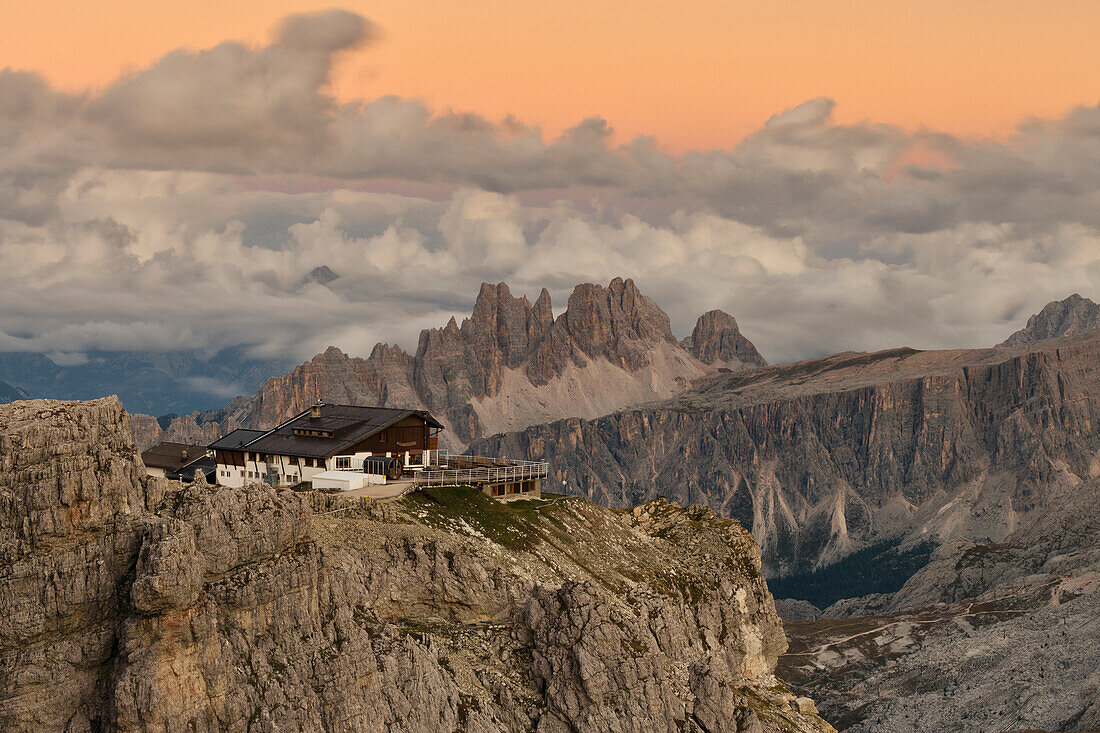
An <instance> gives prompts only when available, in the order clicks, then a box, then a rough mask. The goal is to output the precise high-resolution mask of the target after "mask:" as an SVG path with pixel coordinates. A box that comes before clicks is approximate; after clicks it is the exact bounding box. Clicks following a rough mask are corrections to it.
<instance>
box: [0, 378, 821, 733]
mask: <svg viewBox="0 0 1100 733" xmlns="http://www.w3.org/2000/svg"><path fill="white" fill-rule="evenodd" d="M307 497H312V498H309V499H307ZM318 510H319V511H318ZM0 559H2V562H0V612H2V613H3V618H4V619H5V621H6V623H5V624H4V625H3V628H2V629H0V728H2V729H3V730H5V731H41V730H57V731H65V732H66V733H86V732H88V733H90V732H91V731H163V732H167V733H173V732H175V731H188V732H189V733H195V732H200V731H249V732H254V731H277V730H280V731H287V730H302V731H306V730H308V731H388V730H402V731H410V732H411V731H446V730H465V731H484V732H486V733H488V732H489V731H509V730H516V731H520V730H524V731H526V730H537V731H540V732H542V733H556V732H558V731H560V732H562V733H565V732H566V731H609V730H610V731H639V732H640V731H647V732H648V731H670V732H671V731H700V732H705V731H760V732H764V731H768V732H770V731H806V732H809V731H829V730H832V729H831V728H830V727H829V726H828V725H827V724H825V723H824V722H823V721H822V720H821V719H820V718H819V717H818V716H817V715H816V712H815V708H814V705H813V703H812V702H811V701H810V700H809V699H807V698H798V697H796V696H795V695H793V694H791V693H790V692H789V691H787V689H786V687H785V686H784V685H783V684H782V683H780V682H779V681H778V680H777V679H776V678H775V677H774V675H773V674H772V671H773V669H774V666H775V664H776V660H777V657H778V656H779V655H780V654H781V653H782V652H783V650H784V648H785V646H786V644H785V641H784V638H783V633H782V629H781V627H780V625H779V620H778V618H777V617H776V615H775V612H774V607H773V605H772V600H771V597H770V595H769V594H768V591H767V587H766V585H765V583H764V581H763V577H762V575H761V574H760V565H759V555H758V553H757V551H756V547H755V544H754V543H753V540H752V538H751V537H750V536H749V535H748V533H746V532H745V531H744V530H743V529H741V527H740V526H739V525H738V524H737V523H736V522H733V521H730V520H727V519H723V518H721V517H719V516H718V515H716V514H715V513H714V512H712V511H710V510H708V509H705V508H702V507H694V508H689V509H680V508H678V507H675V506H673V505H670V504H668V503H667V502H663V501H657V502H651V503H648V504H646V505H643V506H639V507H637V508H635V509H633V510H631V511H614V510H610V509H606V508H602V507H598V506H596V505H593V504H591V503H589V502H587V501H584V500H582V499H577V498H564V499H558V500H551V501H537V502H536V501H525V502H516V503H513V504H510V505H505V504H501V503H498V502H495V501H492V500H490V499H488V498H486V497H484V496H483V495H481V494H480V493H477V492H473V491H470V490H462V489H436V490H432V491H431V492H428V493H423V492H418V493H414V494H411V495H409V496H408V497H406V498H404V499H401V500H397V501H395V502H390V503H380V504H372V503H370V502H369V501H366V500H364V501H363V502H358V503H350V504H349V503H348V502H346V501H345V500H340V499H334V498H326V497H320V496H316V495H299V494H293V493H290V492H285V491H284V492H276V491H275V490H273V489H270V488H268V487H265V486H260V485H256V486H250V487H246V488H243V489H224V488H212V487H209V486H206V485H205V484H204V483H202V482H198V483H195V484H191V485H183V486H181V485H179V484H170V483H168V482H166V481H164V480H162V479H154V478H149V477H147V476H145V475H144V470H143V467H142V466H141V463H140V459H139V457H138V456H137V454H136V451H135V449H134V447H133V444H132V443H131V440H130V425H129V420H128V417H127V416H126V414H125V413H124V412H123V411H122V409H121V407H120V405H119V404H118V402H117V401H116V400H113V399H104V400H99V401H96V402H91V403H62V402H48V401H33V402H20V403H15V404H13V405H10V406H4V407H0Z"/></svg>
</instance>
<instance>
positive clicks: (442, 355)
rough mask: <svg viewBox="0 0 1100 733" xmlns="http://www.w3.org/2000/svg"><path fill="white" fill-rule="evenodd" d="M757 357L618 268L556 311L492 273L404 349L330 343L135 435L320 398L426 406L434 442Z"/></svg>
mask: <svg viewBox="0 0 1100 733" xmlns="http://www.w3.org/2000/svg"><path fill="white" fill-rule="evenodd" d="M765 363H766V362H764V360H763V358H762V357H761V356H760V354H759V353H758V352H757V351H756V349H755V347H753V345H752V344H751V343H750V342H749V341H748V340H747V339H746V338H745V337H744V336H743V335H742V334H741V332H740V330H739V329H738V326H737V322H736V321H735V320H734V319H733V318H732V317H730V316H728V315H726V314H724V313H722V312H721V311H711V312H710V313H707V314H706V315H704V316H703V317H701V318H700V319H699V322H698V324H697V325H696V327H695V331H694V332H693V334H692V337H691V338H690V339H689V340H687V341H686V342H685V344H683V345H682V344H680V343H679V342H678V341H677V340H676V338H675V337H674V336H673V334H672V330H671V327H670V323H669V318H668V316H667V315H666V314H665V313H664V311H662V310H661V309H660V308H659V307H658V306H657V305H656V304H655V303H654V302H653V301H652V300H650V299H649V298H647V297H646V296H644V295H642V293H640V292H639V291H638V288H637V286H635V284H634V282H633V281H632V280H629V279H628V280H622V279H619V278H616V279H615V280H612V281H611V283H610V284H609V285H608V286H607V287H603V286H600V285H594V284H591V283H586V284H582V285H578V286H577V287H576V289H575V290H574V291H573V293H572V295H570V297H569V303H568V307H567V308H566V310H565V311H564V312H563V313H562V314H561V315H560V316H558V317H557V318H555V317H554V314H553V310H552V304H551V302H550V294H549V293H548V292H547V291H546V290H543V291H542V293H541V294H540V295H539V297H538V298H537V299H536V300H535V302H534V304H532V303H531V302H529V301H528V299H527V298H526V297H520V298H517V297H515V296H513V295H512V294H511V292H510V291H509V289H508V286H507V285H505V284H504V283H500V284H497V285H489V284H485V285H482V287H481V292H480V293H479V294H478V297H477V301H476V302H475V304H474V309H473V313H472V314H471V316H470V318H468V319H465V320H463V321H462V323H461V324H459V323H458V322H457V321H456V320H454V319H453V318H452V319H451V321H450V322H449V323H448V324H447V325H446V326H444V327H443V328H433V329H427V330H425V331H423V332H422V333H421V334H420V341H419V344H418V346H417V350H416V353H415V354H408V353H406V352H405V351H403V350H402V349H400V348H398V347H396V346H390V345H388V344H378V345H377V346H376V347H375V348H374V350H373V351H372V352H371V354H370V356H368V357H367V358H358V357H353V356H349V355H347V354H345V353H343V352H342V351H340V350H339V349H336V348H334V347H330V348H329V349H328V350H327V351H325V352H324V353H322V354H319V355H317V356H316V357H314V358H313V359H312V360H311V361H309V362H306V363H305V364H302V365H301V366H299V367H297V368H296V369H294V370H293V371H291V372H290V373H289V374H286V375H284V376H281V377H274V378H272V379H269V380H268V381H267V383H266V384H265V385H264V386H263V387H262V388H261V389H260V390H259V391H258V392H257V393H256V394H255V396H253V397H252V398H251V399H240V400H237V401H235V402H234V403H233V404H232V405H230V406H229V407H228V408H226V410H223V411H221V412H220V413H207V414H203V415H198V414H196V415H191V416H188V417H186V418H177V419H176V420H174V421H173V422H172V423H171V424H170V425H168V426H162V425H154V422H155V421H154V420H152V419H149V418H146V417H143V418H142V419H141V422H140V423H139V429H138V430H137V431H136V432H135V438H136V439H137V441H138V444H139V445H141V446H147V445H150V444H152V443H154V442H156V441H158V440H168V439H171V440H179V441H193V440H196V439H200V438H202V439H205V438H206V437H207V436H210V435H215V434H224V433H225V432H228V431H229V430H231V429H233V428H236V427H240V426H246V427H268V426H271V425H275V424H278V423H279V422H281V421H282V420H285V419H286V418H287V417H290V416H291V415H294V414H296V413H297V412H300V411H301V410H304V409H305V408H307V407H308V406H309V405H310V404H311V403H312V402H314V401H315V400H317V399H323V400H326V401H328V402H339V403H347V404H370V405H384V406H390V407H408V408H415V409H427V410H430V411H431V412H432V413H433V414H434V415H435V416H436V417H437V418H439V419H440V420H441V421H442V422H443V423H444V424H445V425H446V426H447V427H448V428H449V429H448V430H447V431H446V432H445V433H444V435H443V439H444V440H445V441H446V444H447V445H449V446H450V447H451V448H461V447H463V446H465V445H466V444H467V443H469V442H470V441H471V440H473V439H474V438H477V437H480V436H483V435H488V434H492V433H497V432H501V431H505V430H516V429H519V428H523V427H526V426H528V425H534V424H538V423H541V422H547V421H550V420H557V419H559V418H562V417H567V416H576V417H584V418H592V417H598V416H599V415H604V414H607V413H609V412H613V411H615V410H618V409H621V408H623V407H626V406H628V405H631V404H635V403H639V402H645V401H648V400H653V399H662V398H667V397H670V396H672V395H673V394H675V393H676V392H678V391H679V390H680V389H683V388H684V387H685V386H687V385H688V384H689V383H690V382H691V381H692V380H693V379H695V378H697V377H700V376H702V375H705V374H708V373H712V372H713V371H715V369H716V368H719V367H721V368H725V369H745V368H751V367H756V366H761V365H763V364H765ZM158 428H159V429H158ZM215 437H216V435H215ZM212 439H213V438H211V440H212ZM207 442H209V441H207Z"/></svg>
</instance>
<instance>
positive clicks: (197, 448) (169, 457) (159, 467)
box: [141, 441, 216, 481]
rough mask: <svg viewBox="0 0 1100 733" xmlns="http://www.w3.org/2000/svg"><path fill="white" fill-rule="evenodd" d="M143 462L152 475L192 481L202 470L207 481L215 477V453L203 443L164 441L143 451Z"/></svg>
mask: <svg viewBox="0 0 1100 733" xmlns="http://www.w3.org/2000/svg"><path fill="white" fill-rule="evenodd" d="M141 462H142V463H144V464H145V471H146V472H147V473H148V474H149V475H150V476H159V477H161V478H167V479H171V480H173V481H191V480H192V479H193V478H194V477H195V471H202V472H203V474H204V475H205V476H206V480H207V481H213V480H214V478H215V473H216V467H215V464H214V456H213V454H212V453H211V452H210V451H209V450H207V449H206V447H205V446H202V445H191V444H189V443H172V442H168V441H164V442H161V443H157V444H156V445H154V446H153V447H152V448H149V449H148V450H144V451H142V452H141Z"/></svg>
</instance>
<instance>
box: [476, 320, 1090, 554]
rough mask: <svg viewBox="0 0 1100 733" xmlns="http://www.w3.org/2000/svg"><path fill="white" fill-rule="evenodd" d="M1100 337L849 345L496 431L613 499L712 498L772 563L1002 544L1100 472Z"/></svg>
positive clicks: (581, 490) (559, 475)
mask: <svg viewBox="0 0 1100 733" xmlns="http://www.w3.org/2000/svg"><path fill="white" fill-rule="evenodd" d="M1097 424H1100V334H1098V333H1097V332H1090V333H1086V334H1082V335H1079V336H1076V337H1066V338H1063V339H1060V340H1052V341H1046V342H1043V344H1041V345H1032V346H1031V348H1030V350H1029V349H1028V348H1027V347H1015V348H1012V349H988V350H974V351H945V352H917V351H913V350H911V349H895V350H891V351H886V352H880V353H877V354H839V355H836V356H832V357H827V358H824V359H818V360H814V361H810V362H803V363H799V364H792V365H783V366H776V367H769V368H763V369H757V370H754V371H746V372H740V373H733V374H719V375H717V376H714V377H710V378H707V379H705V380H702V381H700V382H698V383H697V384H696V386H695V387H694V388H693V389H690V390H687V391H685V392H683V393H681V395H680V396H678V397H676V398H674V399H673V400H670V401H666V402H663V403H654V404H650V405H646V406H644V407H639V408H634V409H630V410H625V411H621V412H618V413H615V414H611V415H607V416H604V417H601V418H597V419H595V420H582V419H567V420H561V421H557V422H553V423H549V424H545V425H539V426H534V427H530V428H527V429H526V430H523V431H519V432H515V433H509V434H506V435H502V436H494V437H492V438H488V439H485V440H483V441H479V442H477V443H475V444H474V445H473V446H472V447H471V450H472V451H474V452H479V453H484V454H487V455H496V454H501V455H508V456H513V457H518V458H527V459H533V460H548V461H549V462H550V465H551V467H552V471H553V472H554V476H553V480H554V483H555V484H561V483H564V485H565V487H566V490H567V491H569V492H571V493H575V494H579V495H583V496H586V497H588V498H590V499H592V500H593V501H596V502H599V503H606V504H608V505H610V506H629V505H632V504H636V503H638V502H641V501H646V500H650V499H652V498H654V497H657V496H665V497H668V498H669V499H672V500H674V501H676V502H678V503H684V504H687V503H694V502H699V503H705V504H707V505H709V506H711V507H713V508H714V509H715V511H717V512H719V513H720V514H722V515H725V516H732V517H735V518H737V519H738V520H739V521H740V522H742V523H743V524H744V525H745V526H746V527H750V528H751V531H752V533H753V536H754V537H755V539H756V541H757V542H758V543H759V544H760V546H761V549H762V552H763V555H764V562H765V568H766V572H767V573H768V574H769V575H780V574H785V573H789V572H794V571H799V570H807V569H810V568H813V567H816V566H820V565H824V564H828V563H831V562H833V561H836V560H838V559H840V558H842V557H845V556H847V555H848V554H850V553H852V552H853V551H855V550H858V549H860V548H863V547H867V546H869V545H871V544H874V543H879V542H895V543H897V542H901V543H904V542H910V543H915V542H921V541H926V540H931V541H934V542H945V541H952V540H956V539H971V540H992V541H995V542H997V541H1001V540H1003V539H1004V538H1005V537H1006V536H1007V535H1008V534H1009V533H1010V532H1012V531H1014V530H1015V529H1016V528H1018V527H1019V526H1020V525H1021V524H1022V523H1023V522H1024V521H1025V520H1026V518H1027V517H1028V516H1029V515H1031V514H1033V513H1034V512H1036V511H1040V510H1042V509H1044V508H1045V507H1047V506H1049V505H1051V504H1052V502H1053V503H1055V504H1058V502H1055V500H1054V499H1053V498H1052V497H1054V496H1057V495H1060V492H1061V491H1062V490H1063V489H1065V488H1068V487H1072V486H1075V485H1077V484H1078V483H1080V482H1081V481H1083V480H1085V479H1087V478H1089V477H1090V476H1094V475H1097V472H1098V471H1100V469H1098V468H1097V466H1098V463H1097V455H1100V432H1098V431H1097V430H1096V425H1097Z"/></svg>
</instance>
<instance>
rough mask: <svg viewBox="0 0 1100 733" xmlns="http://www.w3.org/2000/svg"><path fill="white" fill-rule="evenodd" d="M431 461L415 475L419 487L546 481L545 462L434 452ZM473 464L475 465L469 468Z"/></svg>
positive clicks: (547, 469)
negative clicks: (544, 479)
mask: <svg viewBox="0 0 1100 733" xmlns="http://www.w3.org/2000/svg"><path fill="white" fill-rule="evenodd" d="M432 453H433V455H432V461H431V463H430V464H429V465H428V466H427V467H425V469H424V470H422V471H416V472H414V473H413V474H412V480H413V484H414V485H416V486H459V485H462V484H471V485H475V486H476V485H478V484H504V483H511V482H513V481H530V480H532V479H543V478H546V476H547V474H548V473H549V472H550V464H549V463H546V462H545V461H515V460H510V459H501V458H489V457H487V456H468V455H452V454H450V453H444V452H441V451H440V452H436V451H433V452H432ZM470 464H473V465H470Z"/></svg>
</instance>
